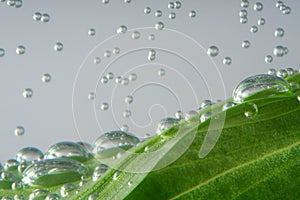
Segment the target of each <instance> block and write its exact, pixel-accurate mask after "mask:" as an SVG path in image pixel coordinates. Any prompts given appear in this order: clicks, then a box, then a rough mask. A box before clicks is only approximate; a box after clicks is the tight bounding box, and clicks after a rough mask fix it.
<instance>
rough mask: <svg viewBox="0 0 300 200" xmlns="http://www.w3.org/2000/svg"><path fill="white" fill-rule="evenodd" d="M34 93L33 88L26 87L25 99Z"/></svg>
mask: <svg viewBox="0 0 300 200" xmlns="http://www.w3.org/2000/svg"><path fill="white" fill-rule="evenodd" d="M32 95H33V90H32V89H30V88H25V89H24V90H23V97H24V98H25V99H28V98H31V97H32Z"/></svg>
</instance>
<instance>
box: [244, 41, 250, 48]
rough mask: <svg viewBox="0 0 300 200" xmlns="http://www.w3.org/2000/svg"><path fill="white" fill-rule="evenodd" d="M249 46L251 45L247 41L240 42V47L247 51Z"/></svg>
mask: <svg viewBox="0 0 300 200" xmlns="http://www.w3.org/2000/svg"><path fill="white" fill-rule="evenodd" d="M250 45H251V43H250V41H249V40H244V41H243V42H242V47H243V48H244V49H248V48H249V47H250Z"/></svg>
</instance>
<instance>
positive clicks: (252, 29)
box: [250, 26, 258, 33]
mask: <svg viewBox="0 0 300 200" xmlns="http://www.w3.org/2000/svg"><path fill="white" fill-rule="evenodd" d="M257 31H258V27H257V26H251V28H250V32H251V33H257Z"/></svg>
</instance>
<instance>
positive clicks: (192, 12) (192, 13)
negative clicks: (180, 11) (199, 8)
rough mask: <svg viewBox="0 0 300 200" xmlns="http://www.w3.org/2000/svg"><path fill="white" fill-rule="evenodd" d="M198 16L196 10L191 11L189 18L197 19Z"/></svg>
mask: <svg viewBox="0 0 300 200" xmlns="http://www.w3.org/2000/svg"><path fill="white" fill-rule="evenodd" d="M196 15H197V13H196V11H194V10H191V11H190V12H189V17H190V18H194V17H196Z"/></svg>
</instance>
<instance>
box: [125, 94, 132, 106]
mask: <svg viewBox="0 0 300 200" xmlns="http://www.w3.org/2000/svg"><path fill="white" fill-rule="evenodd" d="M132 102H133V96H131V95H128V96H127V97H125V103H127V104H131V103H132Z"/></svg>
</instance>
